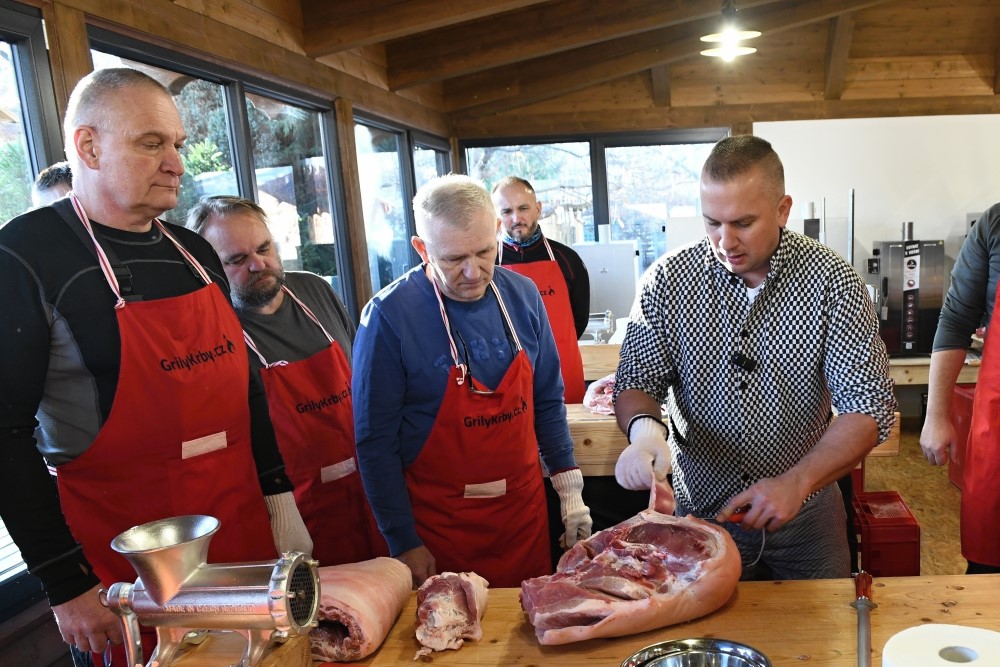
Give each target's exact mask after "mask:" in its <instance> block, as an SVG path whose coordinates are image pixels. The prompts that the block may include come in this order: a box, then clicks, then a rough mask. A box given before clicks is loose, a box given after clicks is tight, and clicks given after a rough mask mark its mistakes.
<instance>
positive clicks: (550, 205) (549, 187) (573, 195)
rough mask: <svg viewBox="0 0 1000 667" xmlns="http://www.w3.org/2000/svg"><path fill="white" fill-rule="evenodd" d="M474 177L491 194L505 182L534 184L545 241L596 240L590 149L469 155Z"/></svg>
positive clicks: (514, 149)
mask: <svg viewBox="0 0 1000 667" xmlns="http://www.w3.org/2000/svg"><path fill="white" fill-rule="evenodd" d="M466 161H467V163H468V170H469V175H470V176H472V177H473V178H476V179H479V180H481V181H483V183H484V184H485V185H486V189H488V190H492V189H493V186H494V185H496V184H497V182H499V181H500V180H501V179H503V178H504V177H506V176H518V177H520V178H523V179H525V180H527V181H528V182H530V183H531V186H532V187H533V188H534V189H535V196H536V197H537V199H538V201H539V202H541V204H542V217H541V219H540V220H539V225H540V226H541V228H542V233H544V234H545V236H546V237H548V238H550V239H553V240H555V241H559V242H560V243H565V244H566V245H575V244H577V243H582V242H584V241H593V240H594V233H595V227H594V195H593V193H594V188H593V177H592V175H591V167H590V144H589V143H587V142H583V141H576V142H565V143H552V144H519V145H509V146H483V147H481V148H469V149H467V151H466Z"/></svg>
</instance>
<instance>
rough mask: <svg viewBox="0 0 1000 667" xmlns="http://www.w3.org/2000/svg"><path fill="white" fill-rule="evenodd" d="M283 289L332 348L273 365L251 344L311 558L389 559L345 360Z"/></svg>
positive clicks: (338, 561)
mask: <svg viewBox="0 0 1000 667" xmlns="http://www.w3.org/2000/svg"><path fill="white" fill-rule="evenodd" d="M282 289H283V290H284V291H285V294H286V295H287V296H289V297H290V298H291V300H292V301H294V302H295V303H296V304H298V306H299V307H301V308H302V310H303V311H304V312H305V314H306V316H307V317H309V319H311V320H312V321H313V322H314V323H315V324H316V326H318V327H319V328H320V330H321V331H322V332H323V334H324V335H325V336H326V338H327V340H328V341H329V342H330V344H329V345H328V346H327V347H325V348H324V349H322V350H320V351H319V352H317V353H315V354H313V355H312V356H310V357H308V358H307V359H301V360H299V361H293V362H284V361H277V362H274V363H270V364H269V363H268V362H267V361H266V360H265V359H264V356H263V355H262V354H261V353H260V351H259V350H258V349H257V347H256V346H255V345H254V344H253V342H252V341H250V346H251V348H252V349H253V350H254V351H255V352H257V356H258V357H260V361H261V363H262V364H263V365H264V368H262V369H261V371H260V375H261V379H262V380H263V381H264V388H265V390H266V391H267V404H268V408H269V410H270V413H271V423H272V424H274V433H275V436H277V439H278V447H279V448H280V449H281V456H282V458H284V459H285V472H286V473H287V474H288V478H289V479H290V480H291V481H292V484H293V485H294V486H295V504H296V505H297V506H298V508H299V512H300V513H301V514H302V519H303V521H305V524H306V527H307V528H308V529H309V535H310V536H311V537H312V539H313V552H312V555H313V557H314V558H316V559H317V560H318V561H319V562H320V563H321V564H322V565H340V564H342V563H357V562H359V561H363V560H369V559H371V558H374V557H375V556H388V555H389V548H388V547H387V546H386V544H385V540H384V539H383V538H382V534H381V533H380V532H379V530H378V525H376V523H375V517H374V516H373V515H372V512H371V509H370V508H369V506H368V500H367V498H366V497H365V490H364V487H363V486H362V485H361V474H360V473H359V472H358V462H357V458H356V456H355V451H354V414H353V411H352V401H351V369H350V366H349V365H348V363H347V357H346V356H345V355H344V351H343V350H341V349H340V345H339V344H337V342H336V341H335V340H334V339H333V336H331V335H330V334H329V332H327V330H326V329H325V328H323V325H322V324H320V322H319V319H318V318H317V317H316V315H315V314H314V313H313V312H312V310H310V309H309V307H308V306H306V305H305V304H304V303H303V302H302V301H300V300H299V299H298V297H296V296H295V294H293V293H292V291H291V290H290V289H288V288H287V287H282Z"/></svg>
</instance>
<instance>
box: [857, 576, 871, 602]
mask: <svg viewBox="0 0 1000 667" xmlns="http://www.w3.org/2000/svg"><path fill="white" fill-rule="evenodd" d="M854 593H855V595H856V596H857V598H858V599H859V600H860V599H862V598H864V599H866V600H871V599H872V575H870V574H868V573H867V572H865V571H864V570H861V571H860V572H858V573H857V574H855V575H854Z"/></svg>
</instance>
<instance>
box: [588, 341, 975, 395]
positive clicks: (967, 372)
mask: <svg viewBox="0 0 1000 667" xmlns="http://www.w3.org/2000/svg"><path fill="white" fill-rule="evenodd" d="M620 350H621V345H617V344H613V343H604V344H600V345H588V344H583V345H580V355H581V356H582V357H583V377H584V379H585V380H588V381H593V380H599V379H601V378H602V377H604V376H605V375H610V374H611V373H614V372H615V369H616V368H617V367H618V353H619V352H620ZM930 365H931V359H930V357H890V358H889V377H891V378H892V379H893V381H894V382H895V383H896V385H897V386H905V385H913V386H921V385H926V384H927V378H928V374H929V372H930ZM978 377H979V366H978V365H971V364H968V363H967V364H966V365H965V366H963V367H962V371H961V373H960V374H959V376H958V382H959V383H960V384H971V383H974V382H975V381H976V379H977V378H978Z"/></svg>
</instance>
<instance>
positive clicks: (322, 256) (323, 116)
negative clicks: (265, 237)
mask: <svg viewBox="0 0 1000 667" xmlns="http://www.w3.org/2000/svg"><path fill="white" fill-rule="evenodd" d="M91 32H92V36H93V40H92V41H93V42H94V43H95V46H97V48H95V50H94V51H92V53H93V57H94V63H95V67H133V68H136V69H140V70H142V71H144V72H146V73H147V74H149V75H151V76H152V77H153V78H155V79H157V80H158V81H160V83H162V84H163V85H164V86H165V87H166V88H167V89H168V90H169V91H170V92H171V93H172V94H173V96H174V101H175V102H176V104H177V108H178V110H179V111H180V113H181V120H182V122H183V123H184V128H185V130H186V131H187V134H188V140H187V142H186V144H185V148H184V151H183V152H182V156H181V157H182V159H183V161H184V169H185V173H184V176H183V178H182V181H181V196H180V201H179V202H178V206H177V208H175V209H174V210H173V211H169V212H167V213H166V214H165V217H166V218H167V219H168V220H170V221H171V222H176V223H178V224H184V221H185V219H186V216H187V212H188V210H189V209H190V208H191V207H192V206H193V205H194V204H195V203H196V202H197V201H198V199H199V198H201V197H203V196H207V195H218V194H230V195H240V196H243V197H246V198H248V199H252V200H254V201H256V202H257V203H258V204H260V206H261V207H262V208H263V209H264V210H265V211H267V214H268V219H269V222H270V226H271V231H272V233H273V235H274V238H275V240H276V241H277V243H278V246H279V249H280V252H281V258H282V264H283V265H284V267H285V268H286V269H290V270H306V271H312V272H314V273H317V274H319V275H321V276H323V277H325V278H326V279H327V280H328V281H329V282H330V284H331V285H332V286H333V288H334V289H335V290H336V291H337V292H338V294H339V295H340V297H341V299H343V300H344V302H345V304H346V305H347V307H348V309H349V310H350V311H352V312H354V311H355V310H356V307H355V303H354V287H353V280H352V278H351V271H350V254H349V252H348V250H347V244H346V243H344V242H343V241H342V240H343V239H346V224H345V223H344V221H342V220H339V219H338V216H337V215H336V211H337V210H338V209H339V202H340V201H341V199H340V182H339V172H338V171H337V166H336V165H337V161H336V159H335V156H332V155H330V154H329V153H328V152H327V150H326V149H327V147H328V146H335V145H336V143H337V142H336V140H335V136H333V135H334V132H335V131H336V130H335V125H334V123H333V117H332V114H333V111H332V110H331V108H330V104H329V102H328V101H327V102H324V101H320V100H310V99H304V98H303V97H301V96H297V95H296V94H294V93H290V92H288V91H284V90H278V89H275V87H273V86H268V85H266V84H265V83H263V82H259V81H255V80H248V79H247V77H244V76H240V75H237V74H235V73H233V72H229V71H226V70H223V69H221V68H217V67H212V66H208V65H206V64H204V63H200V62H195V61H191V60H189V59H185V58H181V57H179V56H176V55H175V54H169V53H162V52H160V51H159V50H157V49H154V48H149V47H148V46H139V45H136V44H134V43H132V42H131V41H130V40H126V39H124V38H121V37H119V36H117V35H113V34H112V33H108V32H106V31H103V30H96V29H95V30H92V31H91Z"/></svg>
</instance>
